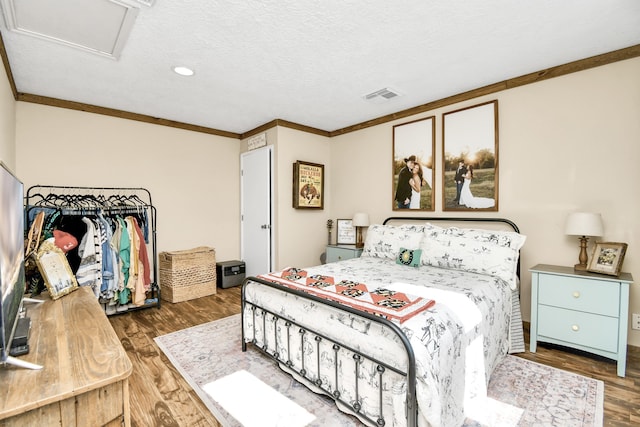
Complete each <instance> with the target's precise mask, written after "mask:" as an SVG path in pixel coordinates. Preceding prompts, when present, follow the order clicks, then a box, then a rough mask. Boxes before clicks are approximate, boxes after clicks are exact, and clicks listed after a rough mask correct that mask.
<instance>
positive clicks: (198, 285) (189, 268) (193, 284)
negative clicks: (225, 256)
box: [160, 246, 216, 302]
mask: <svg viewBox="0 0 640 427" xmlns="http://www.w3.org/2000/svg"><path fill="white" fill-rule="evenodd" d="M160 289H161V292H160V295H161V297H162V299H163V300H166V301H169V302H182V301H188V300H190V299H195V298H200V297H204V296H207V295H213V294H215V293H216V252H215V250H214V249H213V248H209V247H206V246H201V247H198V248H194V249H188V250H184V251H173V252H160Z"/></svg>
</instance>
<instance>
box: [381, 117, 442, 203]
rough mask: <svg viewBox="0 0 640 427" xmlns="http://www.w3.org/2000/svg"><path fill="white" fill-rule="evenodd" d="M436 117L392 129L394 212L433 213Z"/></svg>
mask: <svg viewBox="0 0 640 427" xmlns="http://www.w3.org/2000/svg"><path fill="white" fill-rule="evenodd" d="M435 132H436V130H435V116H431V117H427V118H425V119H420V120H415V121H412V122H408V123H403V124H399V125H395V126H394V127H393V166H392V179H393V187H392V188H393V194H392V195H391V197H392V207H393V210H394V211H401V210H408V209H411V210H418V211H433V210H434V205H435V192H434V191H433V188H434V187H433V185H434V181H435V164H434V160H433V158H434V152H435Z"/></svg>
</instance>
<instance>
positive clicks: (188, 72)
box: [173, 67, 194, 76]
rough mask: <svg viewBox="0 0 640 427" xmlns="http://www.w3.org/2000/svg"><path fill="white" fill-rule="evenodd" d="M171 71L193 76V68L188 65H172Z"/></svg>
mask: <svg viewBox="0 0 640 427" xmlns="http://www.w3.org/2000/svg"><path fill="white" fill-rule="evenodd" d="M173 71H175V72H176V73H178V74H180V75H181V76H193V74H194V72H193V70H192V69H191V68H188V67H173Z"/></svg>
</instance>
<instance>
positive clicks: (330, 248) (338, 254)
mask: <svg viewBox="0 0 640 427" xmlns="http://www.w3.org/2000/svg"><path fill="white" fill-rule="evenodd" d="M360 255H362V248H356V247H355V246H353V245H327V262H336V261H344V260H345V259H351V258H358V257H359V256H360Z"/></svg>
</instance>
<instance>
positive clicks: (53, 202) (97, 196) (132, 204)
mask: <svg viewBox="0 0 640 427" xmlns="http://www.w3.org/2000/svg"><path fill="white" fill-rule="evenodd" d="M42 211H44V212H45V213H46V218H45V220H44V223H45V228H46V225H47V224H48V222H52V221H55V219H56V218H55V217H56V216H62V217H65V216H66V217H75V218H80V217H92V216H97V215H104V216H109V217H114V216H120V217H125V216H129V215H132V216H138V217H143V218H145V220H146V223H145V224H144V229H145V233H144V234H145V243H146V248H147V253H148V258H149V266H150V268H149V273H150V276H151V277H150V278H151V283H150V286H149V290H148V291H147V292H146V296H147V297H145V303H144V305H139V306H133V304H127V307H126V308H125V306H124V304H122V305H120V304H118V310H115V312H114V310H113V305H114V304H113V303H111V304H109V303H107V302H105V301H102V300H101V301H100V302H101V303H102V304H103V306H104V308H105V311H106V313H107V315H112V314H121V313H125V312H128V311H131V310H139V309H145V308H150V307H157V308H160V286H159V284H158V265H157V245H156V208H155V207H154V206H153V203H152V200H151V193H150V192H149V190H147V189H145V188H134V187H71V186H52V185H34V186H32V187H29V189H28V190H27V193H26V196H25V224H26V228H27V230H28V229H29V228H30V227H31V224H32V223H33V221H34V219H35V215H36V214H37V213H39V212H42ZM75 273H76V272H75V271H74V274H75Z"/></svg>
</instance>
